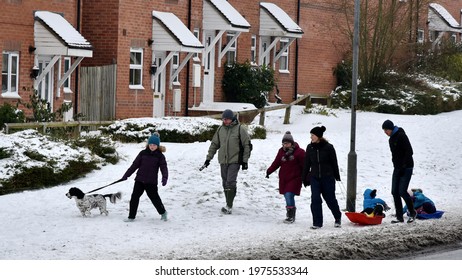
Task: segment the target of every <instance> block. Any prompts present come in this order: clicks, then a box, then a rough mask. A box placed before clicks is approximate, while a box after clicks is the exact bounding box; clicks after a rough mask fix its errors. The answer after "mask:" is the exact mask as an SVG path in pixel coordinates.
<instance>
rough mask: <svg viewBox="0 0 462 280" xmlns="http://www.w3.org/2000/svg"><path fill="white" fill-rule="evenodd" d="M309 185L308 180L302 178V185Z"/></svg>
mask: <svg viewBox="0 0 462 280" xmlns="http://www.w3.org/2000/svg"><path fill="white" fill-rule="evenodd" d="M309 185H310V181H308V180H303V186H304V187H305V188H306V187H307V186H309Z"/></svg>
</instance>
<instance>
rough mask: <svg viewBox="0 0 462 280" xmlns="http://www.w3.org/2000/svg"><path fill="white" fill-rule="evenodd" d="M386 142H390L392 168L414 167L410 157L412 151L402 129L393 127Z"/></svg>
mask: <svg viewBox="0 0 462 280" xmlns="http://www.w3.org/2000/svg"><path fill="white" fill-rule="evenodd" d="M388 143H389V144H390V150H391V157H392V161H393V167H394V168H397V169H402V168H412V167H414V160H413V158H412V155H413V153H414V152H413V150H412V146H411V143H410V142H409V138H408V137H407V135H406V133H405V132H404V129H402V128H401V127H395V129H394V130H393V133H392V135H391V136H390V139H388Z"/></svg>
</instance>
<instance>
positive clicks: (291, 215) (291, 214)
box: [284, 207, 297, 224]
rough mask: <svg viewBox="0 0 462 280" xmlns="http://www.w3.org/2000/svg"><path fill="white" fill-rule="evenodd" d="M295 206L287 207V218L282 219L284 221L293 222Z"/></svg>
mask: <svg viewBox="0 0 462 280" xmlns="http://www.w3.org/2000/svg"><path fill="white" fill-rule="evenodd" d="M296 210H297V208H295V207H290V208H289V207H287V218H286V219H285V220H284V223H286V224H291V223H293V222H295V212H296Z"/></svg>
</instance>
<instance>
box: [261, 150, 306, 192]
mask: <svg viewBox="0 0 462 280" xmlns="http://www.w3.org/2000/svg"><path fill="white" fill-rule="evenodd" d="M304 160H305V150H303V149H302V148H300V146H299V145H298V143H294V149H293V153H290V154H287V155H286V151H284V149H283V148H280V149H279V151H278V153H277V155H276V158H275V159H274V161H273V163H272V164H271V166H270V167H269V168H268V170H266V174H267V175H270V174H271V173H273V172H274V171H276V170H277V169H278V168H279V167H280V169H279V193H280V194H285V193H286V192H291V193H294V194H296V195H300V190H301V188H302V171H303V163H304Z"/></svg>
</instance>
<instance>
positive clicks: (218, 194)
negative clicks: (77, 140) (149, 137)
mask: <svg viewBox="0 0 462 280" xmlns="http://www.w3.org/2000/svg"><path fill="white" fill-rule="evenodd" d="M283 118H284V110H279V111H272V112H269V113H267V114H266V121H265V126H266V128H267V129H268V135H267V139H265V140H252V143H253V146H254V148H253V151H252V155H251V158H250V161H249V170H247V171H241V172H240V173H239V176H238V192H237V196H236V200H235V206H234V211H233V214H232V215H222V214H221V213H220V209H221V207H222V206H224V203H225V199H224V196H223V191H222V187H221V179H220V176H219V166H218V162H217V160H216V156H215V158H214V159H213V161H212V163H211V164H210V166H209V167H208V168H207V169H205V170H203V171H199V167H200V166H201V165H202V164H203V162H204V160H205V156H206V154H207V150H208V147H209V145H210V142H204V143H190V144H177V143H166V142H161V145H164V146H165V147H166V148H167V151H166V153H165V155H166V158H167V162H168V167H169V173H170V176H169V181H168V184H167V185H166V186H165V187H160V188H159V193H160V196H161V198H162V200H163V202H164V205H165V207H166V209H167V211H168V214H169V220H168V221H167V222H163V221H161V220H160V216H159V215H158V214H157V212H156V211H155V209H154V207H153V205H152V204H151V202H150V201H149V200H148V198H147V196H146V195H145V194H144V195H143V196H142V198H141V201H140V206H139V209H138V216H137V218H136V221H135V222H133V223H125V222H123V220H124V218H126V217H127V215H128V203H129V199H130V194H131V191H132V187H133V178H134V177H135V175H132V177H131V178H129V180H127V181H124V182H121V183H118V184H115V185H112V186H110V187H107V188H105V189H103V190H100V191H98V192H97V193H102V194H106V193H114V192H117V191H121V192H122V193H123V197H122V200H121V201H119V202H118V203H117V204H109V203H108V210H109V215H108V216H101V215H99V213H98V211H97V210H93V212H92V213H93V216H92V217H90V218H83V217H82V216H81V215H80V213H79V211H78V209H77V207H76V206H75V202H74V201H73V200H69V199H68V198H67V197H66V196H65V193H66V192H67V191H68V189H69V188H70V187H78V188H80V189H82V190H83V191H84V192H88V191H91V190H93V189H95V188H98V187H100V186H103V185H106V184H108V183H111V182H113V181H115V180H117V179H119V178H121V176H122V175H123V174H124V172H125V171H126V169H127V168H128V167H129V166H130V164H131V162H132V161H133V159H134V158H135V156H136V155H137V154H138V152H139V151H140V150H141V149H143V148H144V144H143V143H140V144H121V143H116V148H117V151H118V153H119V154H120V155H121V156H122V158H123V159H122V160H121V161H120V162H119V163H118V164H116V165H106V166H104V167H102V169H101V170H96V171H94V172H92V173H91V174H88V175H87V176H86V177H85V178H82V179H79V180H76V181H73V182H70V183H67V184H63V185H59V186H56V187H53V188H48V189H42V190H37V191H26V192H22V193H15V194H9V195H4V196H0V220H1V221H2V226H1V228H0V259H1V260H180V259H189V260H225V259H235V260H246V259H253V260H269V259H282V260H290V259H302V260H309V259H311V260H317V259H330V260H336V259H343V260H345V259H363V260H364V259H382V260H384V259H402V258H408V259H412V258H413V257H415V256H417V255H418V254H419V252H418V251H419V250H423V249H425V248H428V247H430V246H435V245H444V244H460V242H461V238H462V237H461V234H460V233H461V232H462V219H461V217H462V205H461V201H462V192H461V191H460V184H461V182H462V180H461V179H462V165H461V159H462V140H461V138H460V136H461V134H462V133H461V131H462V123H461V121H460V120H461V119H462V111H455V112H451V113H443V114H439V115H435V116H430V115H429V116H402V115H386V114H378V113H369V112H358V113H357V130H356V132H357V134H356V152H357V155H358V164H357V170H358V177H357V199H356V210H357V211H360V210H362V193H363V191H364V189H365V188H375V189H377V190H378V197H380V198H382V199H384V200H385V201H387V202H388V204H389V205H390V206H392V210H391V211H389V212H387V217H386V218H385V219H384V220H383V223H382V224H381V225H377V226H358V225H355V224H352V223H350V222H349V221H348V219H347V218H346V216H343V224H342V228H340V229H339V228H334V220H333V217H332V215H331V213H330V211H329V209H328V208H327V206H326V205H325V204H323V205H324V220H325V222H324V227H323V228H322V229H320V230H310V229H309V227H310V226H311V223H312V221H311V212H310V190H309V188H306V189H305V188H303V189H302V193H301V196H299V197H296V206H297V208H298V209H297V220H296V222H295V223H294V224H289V225H287V224H284V223H283V222H282V221H283V219H284V218H285V201H284V198H283V196H282V195H280V194H279V193H278V178H277V174H276V173H273V174H272V175H271V176H270V178H269V179H266V178H265V171H266V169H267V168H268V167H269V165H270V164H271V162H272V161H273V159H274V157H275V155H276V152H277V150H278V149H279V147H280V146H281V139H282V136H283V134H284V133H285V132H286V131H291V133H292V135H293V136H294V139H295V141H296V142H298V143H299V144H300V146H301V147H303V148H305V147H306V145H307V144H308V141H309V135H310V134H309V131H310V130H311V128H313V127H314V126H318V125H324V126H326V128H327V131H326V132H325V133H324V136H325V137H326V138H327V139H328V140H329V141H330V142H331V143H332V144H333V145H334V147H335V148H336V151H337V157H338V160H339V166H340V173H341V177H342V182H340V183H337V191H336V193H337V199H338V201H339V204H340V207H341V208H345V205H346V186H347V160H348V153H349V151H350V126H351V115H350V111H347V110H333V111H332V113H331V115H329V116H324V115H319V114H305V113H303V107H299V106H296V107H294V108H293V110H292V116H291V120H290V122H291V123H290V124H288V125H284V124H283ZM386 119H390V120H392V121H393V122H394V123H395V124H396V125H398V126H401V127H403V128H404V130H405V131H406V133H407V134H408V136H409V138H410V141H411V143H412V145H413V149H414V160H415V168H414V175H413V177H412V180H411V184H410V185H411V187H413V188H414V187H419V188H421V189H423V191H424V194H426V195H427V196H428V197H430V198H431V199H432V200H433V201H434V202H435V203H436V207H437V209H439V210H443V211H445V214H444V216H443V217H442V218H441V219H439V220H418V221H416V222H415V223H413V224H406V223H404V224H391V223H390V221H391V220H392V217H391V216H392V215H391V214H392V212H394V209H393V200H392V197H391V194H390V184H391V173H392V163H391V154H390V150H389V147H388V137H387V136H386V135H385V134H384V133H383V130H382V129H381V125H382V123H383V121H384V120H386ZM258 121H259V119H258V117H257V118H256V119H255V120H254V122H255V123H258ZM179 122H181V120H179ZM1 137H4V135H2V134H0V141H2V138H1ZM48 149H51V148H48ZM52 150H53V149H51V151H52ZM69 154H72V153H69Z"/></svg>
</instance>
